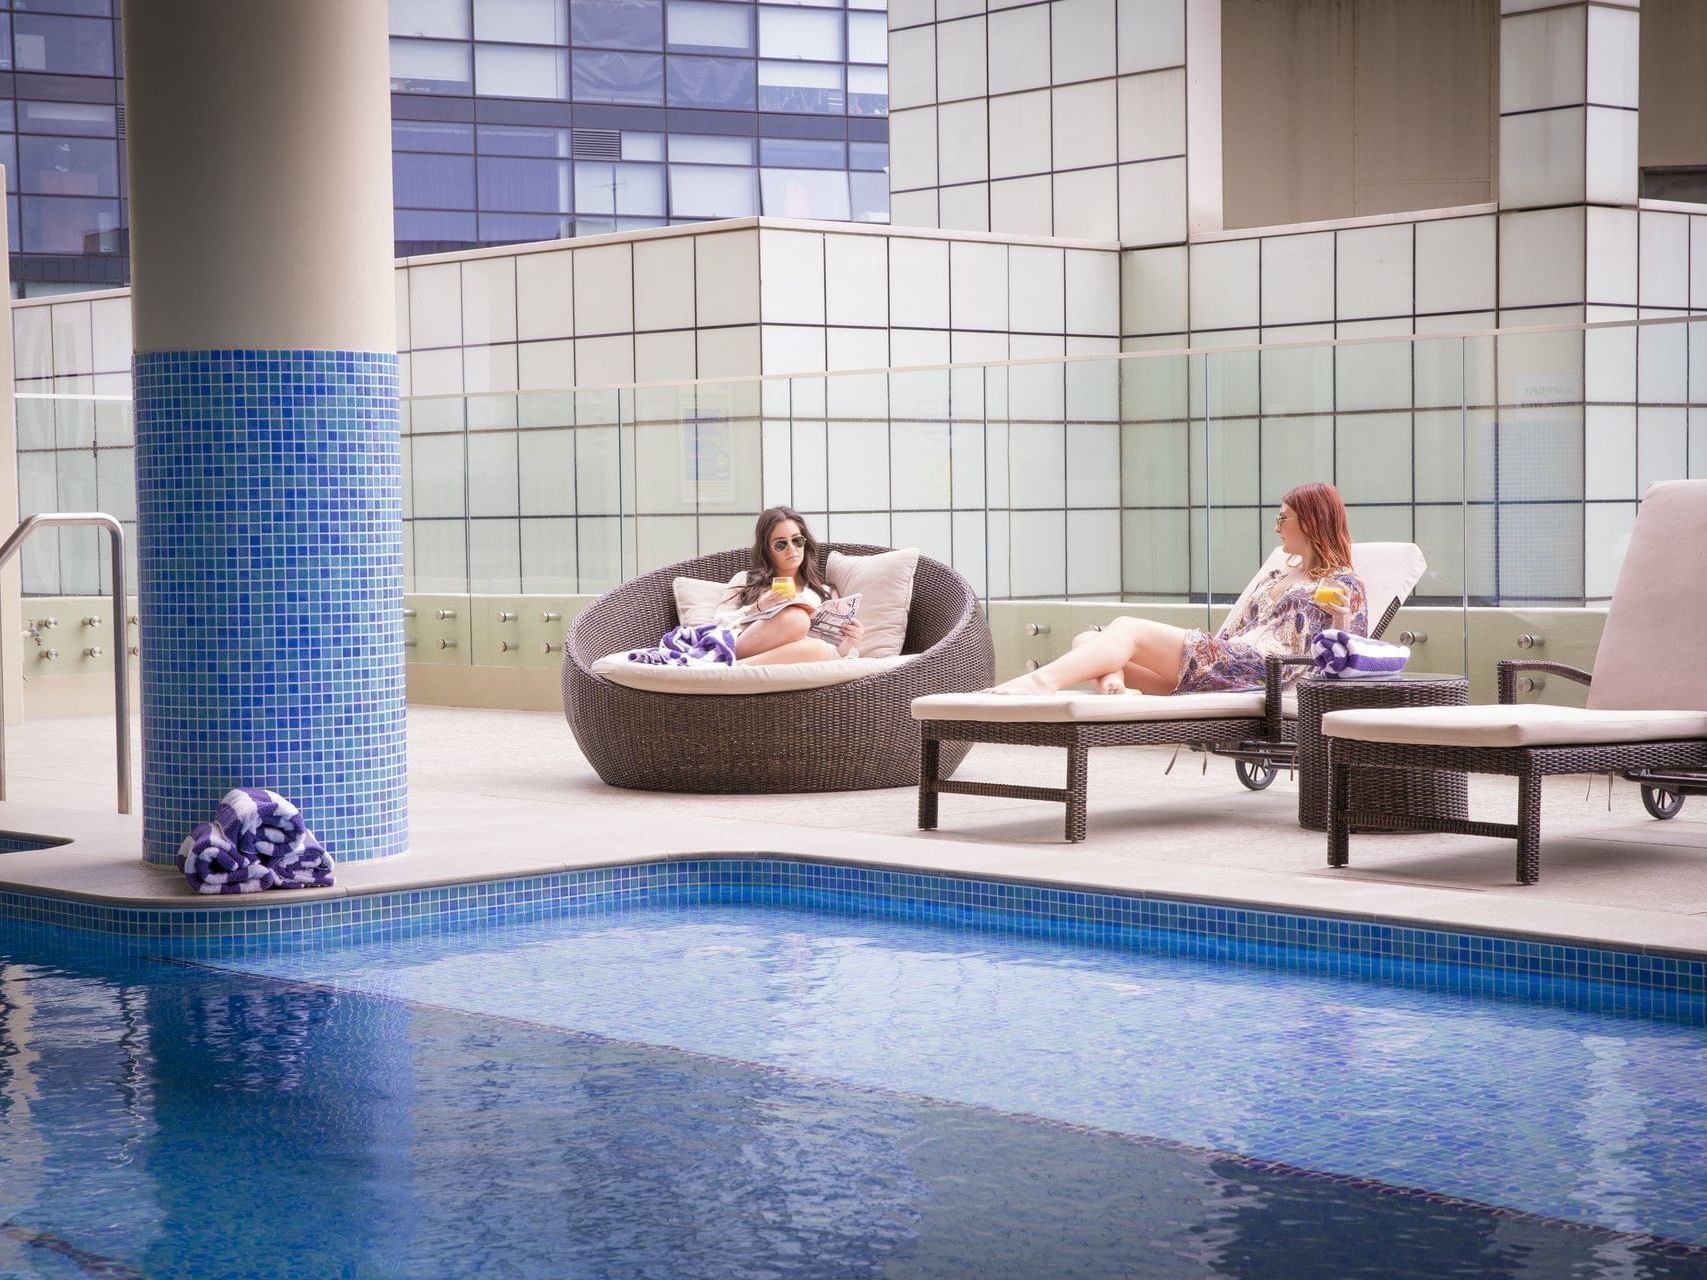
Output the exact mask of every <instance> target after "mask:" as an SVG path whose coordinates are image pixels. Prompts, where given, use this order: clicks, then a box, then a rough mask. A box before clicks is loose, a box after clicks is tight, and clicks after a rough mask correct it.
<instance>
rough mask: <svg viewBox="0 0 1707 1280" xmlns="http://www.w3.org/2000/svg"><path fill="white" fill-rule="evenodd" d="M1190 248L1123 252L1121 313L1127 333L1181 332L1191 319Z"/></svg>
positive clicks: (1121, 257)
mask: <svg viewBox="0 0 1707 1280" xmlns="http://www.w3.org/2000/svg"><path fill="white" fill-rule="evenodd" d="M1189 267H1190V257H1189V250H1187V249H1186V247H1185V246H1184V245H1176V246H1173V247H1171V248H1164V249H1137V250H1129V251H1128V252H1125V253H1123V254H1121V255H1120V288H1121V294H1120V298H1121V301H1120V316H1121V328H1122V331H1123V332H1124V333H1129V334H1148V333H1177V332H1181V331H1183V330H1184V329H1185V328H1186V326H1187V323H1188V320H1187V301H1188V299H1187V278H1188V274H1189Z"/></svg>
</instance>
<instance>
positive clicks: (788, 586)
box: [771, 577, 794, 596]
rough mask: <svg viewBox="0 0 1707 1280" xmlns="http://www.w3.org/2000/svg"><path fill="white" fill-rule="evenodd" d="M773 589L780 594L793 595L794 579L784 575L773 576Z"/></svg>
mask: <svg viewBox="0 0 1707 1280" xmlns="http://www.w3.org/2000/svg"><path fill="white" fill-rule="evenodd" d="M771 590H772V591H774V592H776V593H777V595H779V596H791V595H793V594H794V579H793V578H782V577H777V578H772V579H771Z"/></svg>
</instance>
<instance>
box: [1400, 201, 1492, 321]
mask: <svg viewBox="0 0 1707 1280" xmlns="http://www.w3.org/2000/svg"><path fill="white" fill-rule="evenodd" d="M1497 235H1498V223H1497V222H1496V220H1495V219H1494V218H1493V217H1492V216H1491V215H1490V216H1486V217H1478V218H1442V219H1438V220H1435V221H1430V222H1419V223H1417V224H1416V263H1417V266H1416V307H1417V313H1418V314H1419V315H1426V314H1429V313H1432V312H1445V311H1491V310H1492V309H1493V307H1494V305H1495V302H1496V298H1495V283H1496V275H1495V267H1494V263H1495V257H1496V255H1495V245H1496V240H1497Z"/></svg>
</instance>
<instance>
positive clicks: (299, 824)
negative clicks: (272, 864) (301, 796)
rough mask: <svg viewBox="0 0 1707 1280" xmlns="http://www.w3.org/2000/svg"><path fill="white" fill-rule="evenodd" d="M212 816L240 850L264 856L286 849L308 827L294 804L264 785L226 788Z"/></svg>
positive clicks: (265, 857) (252, 854)
mask: <svg viewBox="0 0 1707 1280" xmlns="http://www.w3.org/2000/svg"><path fill="white" fill-rule="evenodd" d="M213 820H214V821H215V822H216V823H218V824H219V827H220V830H222V831H224V832H225V836H226V839H228V840H230V841H231V842H232V843H233V844H235V845H236V846H237V848H238V851H239V852H241V853H244V854H247V855H248V856H249V857H251V858H261V859H263V860H265V859H267V858H270V857H272V856H273V855H274V854H278V853H283V852H284V851H285V850H286V849H288V848H290V846H291V844H292V843H293V842H294V841H295V840H296V838H297V837H298V836H300V835H301V834H302V833H303V832H304V831H306V830H307V829H308V828H307V826H306V824H305V823H304V822H303V821H302V814H301V812H299V811H298V809H297V807H296V806H295V805H294V804H292V803H291V802H290V801H289V800H286V799H285V798H284V797H283V796H281V795H280V794H279V793H278V792H276V791H268V790H266V789H265V788H264V787H236V788H233V789H232V790H230V791H227V792H226V793H225V798H224V799H223V800H221V801H220V802H219V809H218V811H217V812H216V813H215V814H214V817H213Z"/></svg>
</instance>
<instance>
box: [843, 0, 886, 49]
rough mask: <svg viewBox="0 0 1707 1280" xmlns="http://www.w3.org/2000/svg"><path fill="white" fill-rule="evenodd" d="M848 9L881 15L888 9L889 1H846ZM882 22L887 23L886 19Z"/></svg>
mask: <svg viewBox="0 0 1707 1280" xmlns="http://www.w3.org/2000/svg"><path fill="white" fill-rule="evenodd" d="M848 8H850V9H874V10H876V11H877V12H878V13H883V12H885V11H886V10H887V9H888V8H889V0H848ZM884 21H885V22H886V23H887V22H888V19H887V18H885V19H884ZM885 61H887V59H885Z"/></svg>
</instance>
